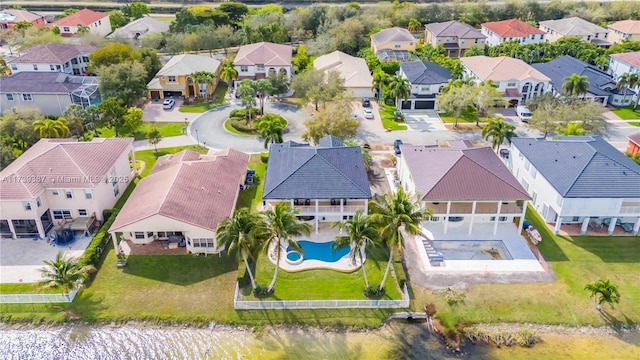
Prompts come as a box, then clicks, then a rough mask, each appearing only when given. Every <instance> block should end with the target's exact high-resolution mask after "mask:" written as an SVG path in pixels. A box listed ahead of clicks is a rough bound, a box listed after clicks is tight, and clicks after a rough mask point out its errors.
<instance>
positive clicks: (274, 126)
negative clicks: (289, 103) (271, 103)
mask: <svg viewBox="0 0 640 360" xmlns="http://www.w3.org/2000/svg"><path fill="white" fill-rule="evenodd" d="M256 127H257V128H258V131H260V136H262V139H263V140H264V148H265V149H267V148H268V147H269V143H272V144H281V143H282V141H283V140H282V139H283V138H282V134H283V132H284V129H285V128H286V127H287V121H286V120H285V119H284V118H282V116H279V115H275V114H264V115H262V117H260V119H258V121H256Z"/></svg>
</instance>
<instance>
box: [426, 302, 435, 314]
mask: <svg viewBox="0 0 640 360" xmlns="http://www.w3.org/2000/svg"><path fill="white" fill-rule="evenodd" d="M424 312H426V313H427V316H428V317H433V315H435V314H436V304H434V303H430V304H427V306H425V307H424Z"/></svg>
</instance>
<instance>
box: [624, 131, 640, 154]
mask: <svg viewBox="0 0 640 360" xmlns="http://www.w3.org/2000/svg"><path fill="white" fill-rule="evenodd" d="M626 153H628V154H631V155H636V154H640V132H637V133H634V134H631V135H629V144H628V146H627V151H626Z"/></svg>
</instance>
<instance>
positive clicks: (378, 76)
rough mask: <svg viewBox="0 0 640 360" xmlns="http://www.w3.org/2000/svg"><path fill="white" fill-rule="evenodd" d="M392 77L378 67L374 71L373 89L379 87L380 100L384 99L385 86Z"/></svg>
mask: <svg viewBox="0 0 640 360" xmlns="http://www.w3.org/2000/svg"><path fill="white" fill-rule="evenodd" d="M390 79H391V77H390V76H389V74H387V73H386V72H384V71H382V70H380V69H378V70H376V71H374V72H373V83H372V85H373V87H372V89H378V101H382V99H384V97H383V95H384V94H383V93H382V91H383V87H384V86H387V85H389V80H390Z"/></svg>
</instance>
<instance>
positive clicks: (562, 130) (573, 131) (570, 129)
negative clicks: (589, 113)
mask: <svg viewBox="0 0 640 360" xmlns="http://www.w3.org/2000/svg"><path fill="white" fill-rule="evenodd" d="M556 131H557V132H558V133H559V134H560V135H563V136H581V135H584V134H586V133H587V131H586V130H585V129H583V128H582V123H581V122H568V123H567V125H566V126H565V127H562V126H558V128H556Z"/></svg>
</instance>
